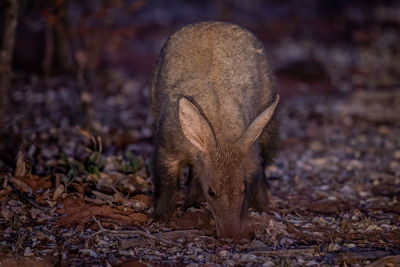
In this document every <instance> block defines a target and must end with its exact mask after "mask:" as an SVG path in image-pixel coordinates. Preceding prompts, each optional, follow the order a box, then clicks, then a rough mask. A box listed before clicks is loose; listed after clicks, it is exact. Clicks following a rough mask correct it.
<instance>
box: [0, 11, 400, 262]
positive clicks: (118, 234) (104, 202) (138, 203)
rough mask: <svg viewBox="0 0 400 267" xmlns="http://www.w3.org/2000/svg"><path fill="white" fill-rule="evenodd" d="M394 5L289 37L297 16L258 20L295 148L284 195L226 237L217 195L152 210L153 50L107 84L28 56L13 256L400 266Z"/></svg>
mask: <svg viewBox="0 0 400 267" xmlns="http://www.w3.org/2000/svg"><path fill="white" fill-rule="evenodd" d="M379 8H380V9H379ZM379 8H378V7H377V8H376V9H373V10H372V11H371V14H372V15H371V16H372V18H373V19H374V21H375V22H374V24H373V25H372V26H368V27H364V26H365V25H367V23H366V22H365V21H363V20H362V19H360V17H356V18H354V17H352V14H353V13H351V12H347V13H345V14H347V15H346V16H344V19H346V20H348V21H350V22H352V23H354V24H356V26H354V25H353V26H354V27H353V28H352V30H351V31H350V32H348V30H347V29H344V30H343V29H342V30H341V29H339V30H337V33H338V34H339V33H341V34H342V35H340V40H339V41H334V42H333V41H331V40H330V39H329V38H330V37H329V36H326V35H323V34H322V36H319V37H318V38H317V37H313V38H306V37H304V36H301V37H298V36H297V37H296V36H295V35H288V36H287V37H284V36H286V33H287V29H289V28H290V27H292V28H290V29H294V28H293V27H295V26H294V25H296V24H297V20H296V19H292V20H288V21H286V24H285V25H284V24H282V25H284V26H286V28H285V27H283V26H282V28H279V32H277V31H278V30H276V29H277V27H276V25H275V24H273V22H271V24H270V25H272V26H270V28H263V30H261V28H257V27H254V28H253V30H254V32H255V34H256V35H257V36H259V38H260V39H262V40H263V41H264V43H266V47H267V50H268V53H269V55H270V57H271V58H270V59H271V65H272V67H273V69H274V74H275V87H276V89H277V91H278V92H279V93H280V95H281V96H282V101H281V103H280V106H279V118H280V121H281V149H280V153H279V155H278V157H277V158H276V159H275V161H274V163H273V164H272V165H270V166H268V167H267V169H266V173H267V177H268V179H269V183H270V186H271V193H272V204H271V208H270V211H269V212H267V213H262V214H260V213H257V212H254V211H250V217H251V220H252V222H253V225H254V228H255V229H256V236H255V238H254V239H252V240H242V241H241V242H239V243H235V242H233V240H230V239H217V238H216V237H215V225H214V221H213V218H212V216H211V215H210V213H209V211H208V210H207V207H206V205H203V206H202V207H201V208H200V209H195V208H190V209H189V210H188V211H186V212H184V211H182V210H181V209H180V205H181V204H182V203H180V202H178V203H177V205H178V212H177V213H176V214H175V218H174V220H173V221H172V222H171V223H170V224H168V225H167V224H161V223H158V222H153V221H152V219H151V216H150V214H151V211H152V207H151V195H152V182H151V176H152V168H153V167H152V160H151V156H152V152H153V141H154V140H153V137H152V130H151V129H152V126H151V125H152V118H151V116H150V114H149V88H148V82H147V81H148V77H150V75H151V74H150V72H151V67H147V66H151V64H150V63H148V62H147V63H146V64H145V65H143V72H144V74H143V75H136V76H135V75H131V74H130V73H127V72H126V71H121V69H117V68H109V69H107V71H104V73H101V74H100V75H97V76H96V85H95V86H92V87H85V86H82V84H81V83H80V82H79V81H78V80H77V79H75V78H74V77H71V76H68V75H58V76H56V77H53V78H51V79H44V78H42V77H41V76H38V75H36V74H31V73H23V72H17V73H16V79H15V85H14V86H13V90H12V92H11V93H10V100H9V103H8V109H7V113H6V115H5V116H4V118H3V122H2V128H1V130H0V140H1V142H0V155H1V159H0V201H1V213H0V236H1V238H0V266H53V265H58V266H82V265H93V266H186V265H189V266H200V265H201V266H214V265H216V266H218V265H221V266H238V265H239V266H260V265H261V266H365V265H368V266H400V200H399V197H400V90H399V89H400V87H399V86H400V80H399V77H400V68H399V67H400V66H399V62H400V50H399V46H398V44H399V43H400V34H399V33H400V28H399V24H400V22H399V21H398V18H397V20H396V17H393V16H391V15H390V14H392V13H391V12H390V8H391V9H393V10H397V11H396V12H398V11H399V10H400V8H399V7H396V6H395V7H393V6H390V7H389V8H388V9H384V7H379ZM396 8H397V9H396ZM348 10H351V7H349V9H348ZM385 12H386V13H385ZM393 12H395V11H393ZM396 14H398V13H396ZM353 15H354V14H353ZM361 17H362V16H361ZM291 18H293V17H291ZM368 18H369V17H368ZM369 19H370V18H369ZM333 21H334V20H333ZM360 21H361V22H360ZM308 23H309V24H307V25H308V26H307V27H311V26H310V25H312V27H313V28H312V29H313V30H315V32H317V33H318V32H320V33H324V29H325V28H327V27H333V26H334V25H333V24H329V25H327V24H323V23H319V24H314V22H313V20H312V19H311V20H310V21H309V22H308ZM330 23H333V22H332V21H331V22H330ZM357 23H359V24H357ZM339 24H340V23H339ZM273 25H275V26H273ZM321 27H322V29H320V28H321ZM324 27H325V28H324ZM171 28H173V27H171ZM171 28H170V30H171ZM337 28H340V27H339V26H338V27H336V29H337ZM307 29H308V28H307ZM303 30H304V29H303ZM268 31H269V32H271V33H276V34H277V36H275V35H274V34H272V36H268ZM165 32H168V30H164V31H163V32H159V31H157V32H154V33H153V35H152V37H151V38H153V42H154V43H159V44H162V43H163V41H165V38H166V34H165ZM306 32H307V31H306ZM315 32H314V33H315ZM305 36H307V34H306V35H305ZM147 38H149V37H148V35H140V34H139V36H138V37H137V41H136V42H138V43H140V42H142V44H143V46H146V45H147V44H148V43H146V42H145V41H144V40H146V41H148V40H147ZM338 38H339V37H338ZM135 45H136V44H135ZM158 49H159V46H155V47H153V48H152V52H151V54H152V59H154V58H155V55H156V53H157V51H158ZM116 53H117V52H116ZM110 64H111V65H112V63H110ZM140 64H141V61H140V60H139V62H137V65H139V67H138V66H136V68H140ZM98 88H102V90H98Z"/></svg>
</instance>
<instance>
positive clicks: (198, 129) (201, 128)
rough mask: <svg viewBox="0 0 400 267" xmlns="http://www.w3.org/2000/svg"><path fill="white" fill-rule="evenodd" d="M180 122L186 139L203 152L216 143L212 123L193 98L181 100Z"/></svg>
mask: <svg viewBox="0 0 400 267" xmlns="http://www.w3.org/2000/svg"><path fill="white" fill-rule="evenodd" d="M179 123H180V125H181V128H182V131H183V134H184V135H185V137H186V139H187V140H189V142H190V143H191V144H192V145H194V146H195V147H196V148H197V149H198V150H200V151H201V152H203V153H208V152H210V149H211V148H212V146H215V145H216V142H215V137H214V133H213V131H212V128H211V125H210V124H209V123H208V121H207V120H206V118H205V117H204V116H203V115H202V114H201V113H200V111H199V110H198V109H197V107H196V106H195V105H194V104H193V102H192V101H191V100H189V99H188V98H186V97H182V98H181V99H180V100H179Z"/></svg>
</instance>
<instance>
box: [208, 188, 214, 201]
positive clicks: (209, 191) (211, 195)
mask: <svg viewBox="0 0 400 267" xmlns="http://www.w3.org/2000/svg"><path fill="white" fill-rule="evenodd" d="M208 195H209V196H210V197H212V198H214V197H215V192H214V190H213V189H212V188H211V187H209V188H208Z"/></svg>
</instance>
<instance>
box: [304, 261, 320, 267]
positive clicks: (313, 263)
mask: <svg viewBox="0 0 400 267" xmlns="http://www.w3.org/2000/svg"><path fill="white" fill-rule="evenodd" d="M314 265H318V262H316V261H315V260H311V261H309V262H308V263H307V264H306V266H314Z"/></svg>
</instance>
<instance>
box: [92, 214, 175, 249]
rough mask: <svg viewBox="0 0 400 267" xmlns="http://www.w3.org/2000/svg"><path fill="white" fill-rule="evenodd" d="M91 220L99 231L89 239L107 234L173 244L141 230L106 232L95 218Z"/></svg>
mask: <svg viewBox="0 0 400 267" xmlns="http://www.w3.org/2000/svg"><path fill="white" fill-rule="evenodd" d="M93 220H94V221H95V222H96V223H97V225H98V226H99V227H100V230H99V231H97V232H96V233H93V234H92V235H91V238H92V237H94V236H96V235H99V234H102V233H109V234H113V235H141V236H143V237H147V238H149V239H153V240H155V241H159V242H162V243H165V244H173V243H174V242H172V241H169V240H166V239H163V238H157V237H155V236H153V235H151V234H148V233H146V232H144V231H141V230H124V231H117V230H108V229H105V228H104V227H103V226H102V225H101V223H100V222H99V221H98V220H97V219H96V217H95V216H93Z"/></svg>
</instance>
